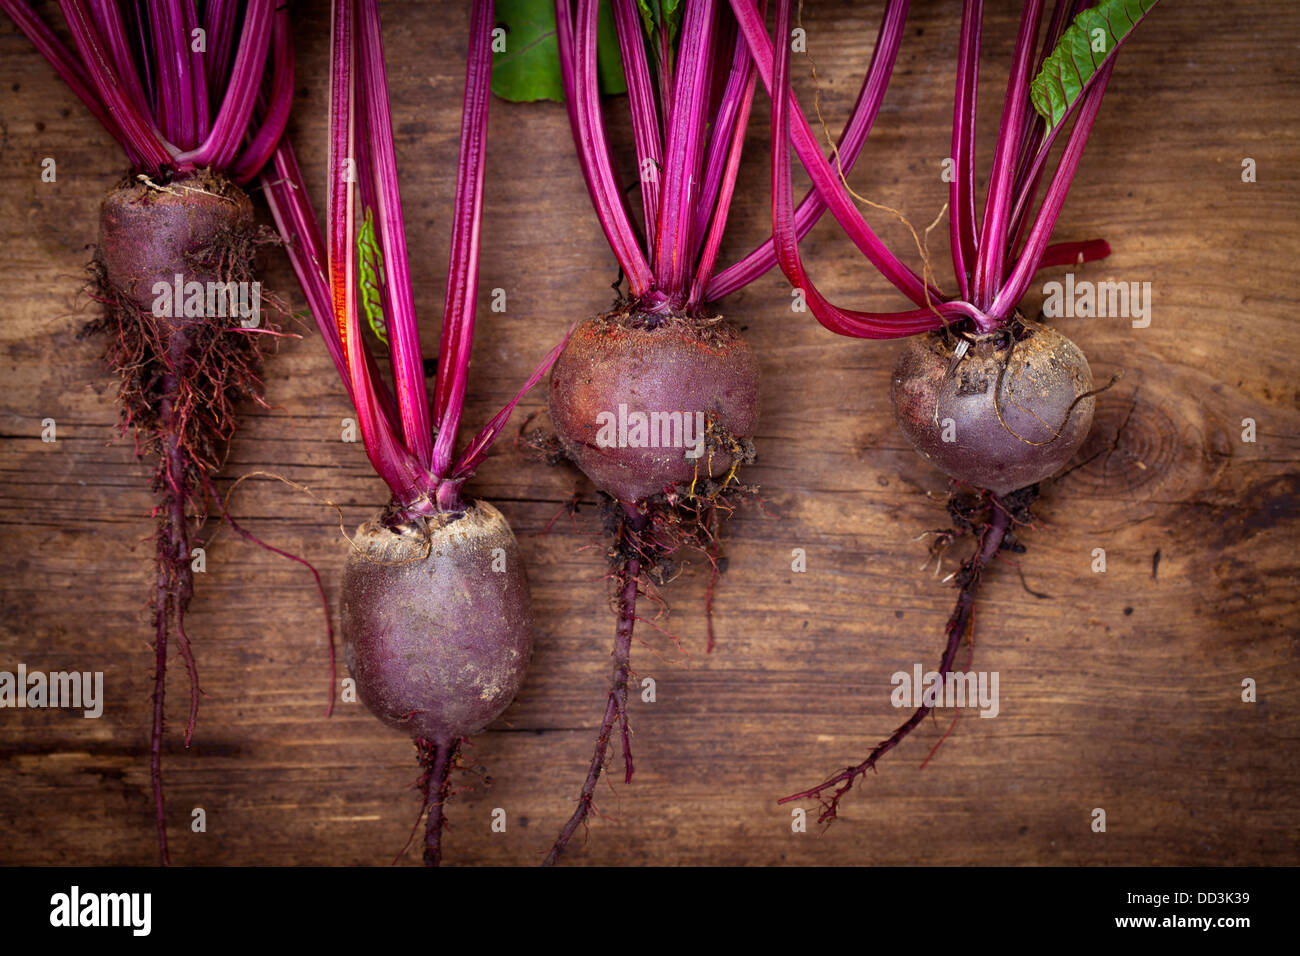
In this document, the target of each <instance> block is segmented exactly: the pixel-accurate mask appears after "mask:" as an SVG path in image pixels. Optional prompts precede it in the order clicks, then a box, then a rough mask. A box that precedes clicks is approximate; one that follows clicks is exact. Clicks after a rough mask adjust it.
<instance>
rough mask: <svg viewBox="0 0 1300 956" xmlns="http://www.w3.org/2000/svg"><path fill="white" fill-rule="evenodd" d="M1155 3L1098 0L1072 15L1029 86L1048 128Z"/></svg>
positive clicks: (1132, 0)
mask: <svg viewBox="0 0 1300 956" xmlns="http://www.w3.org/2000/svg"><path fill="white" fill-rule="evenodd" d="M1155 5H1156V0H1101V2H1100V3H1099V4H1097V6H1095V7H1092V8H1090V9H1087V10H1084V11H1083V12H1082V13H1080V14H1079V15H1078V16H1077V17H1075V18H1074V22H1073V23H1071V24H1070V26H1069V28H1068V29H1067V30H1066V31H1065V33H1064V34H1062V35H1061V42H1060V43H1058V44H1057V45H1056V49H1054V50H1053V51H1052V55H1051V56H1049V57H1048V58H1047V59H1046V60H1045V61H1044V62H1043V68H1042V69H1041V70H1040V71H1039V72H1038V75H1037V76H1036V77H1034V81H1033V83H1031V84H1030V88H1029V96H1030V99H1031V100H1032V102H1033V104H1034V109H1035V110H1037V111H1038V115H1039V116H1041V117H1043V119H1045V120H1047V128H1048V129H1049V130H1051V129H1053V128H1054V127H1056V126H1057V125H1059V124H1060V122H1061V120H1062V119H1063V118H1064V117H1065V112H1066V110H1068V109H1069V108H1070V105H1071V104H1072V103H1074V101H1075V100H1077V99H1078V98H1079V97H1080V96H1081V95H1082V94H1083V90H1084V88H1085V87H1086V86H1087V85H1088V81H1089V80H1091V79H1092V78H1093V76H1094V75H1095V74H1096V73H1097V71H1098V70H1099V69H1101V68H1102V66H1104V65H1105V63H1106V61H1107V60H1109V59H1110V58H1111V57H1113V56H1114V55H1115V51H1116V50H1118V49H1119V46H1120V44H1121V43H1123V42H1124V41H1125V40H1126V39H1127V38H1128V35H1129V34H1130V33H1132V32H1133V28H1134V27H1136V26H1137V25H1138V23H1140V22H1141V20H1142V18H1143V17H1145V16H1146V15H1147V12H1148V11H1149V10H1150V9H1151V8H1152V7H1154V6H1155Z"/></svg>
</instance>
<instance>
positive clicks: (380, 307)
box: [357, 206, 388, 345]
mask: <svg viewBox="0 0 1300 956" xmlns="http://www.w3.org/2000/svg"><path fill="white" fill-rule="evenodd" d="M357 271H358V272H359V273H361V279H360V281H359V282H358V283H357V293H358V295H359V296H360V298H361V308H362V310H363V311H364V312H365V313H366V321H367V322H368V323H369V324H370V331H371V332H374V333H375V338H377V339H379V341H381V342H383V343H384V344H385V345H387V344H388V323H387V322H385V321H384V299H383V296H381V295H380V294H379V287H380V286H381V285H383V283H384V254H383V252H381V251H380V249H379V241H378V240H377V239H376V238H375V221H374V216H373V213H372V212H371V209H370V207H369V206H367V207H366V218H365V219H364V220H362V222H361V229H360V230H359V231H358V232H357Z"/></svg>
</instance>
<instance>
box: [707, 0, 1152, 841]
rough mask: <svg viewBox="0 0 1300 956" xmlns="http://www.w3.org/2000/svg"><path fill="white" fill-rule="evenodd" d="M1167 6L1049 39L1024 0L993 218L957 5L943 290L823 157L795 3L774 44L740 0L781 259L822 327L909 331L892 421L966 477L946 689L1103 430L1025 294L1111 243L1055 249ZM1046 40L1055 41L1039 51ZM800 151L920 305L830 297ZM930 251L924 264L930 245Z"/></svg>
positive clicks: (834, 206)
mask: <svg viewBox="0 0 1300 956" xmlns="http://www.w3.org/2000/svg"><path fill="white" fill-rule="evenodd" d="M1154 3H1155V0H1139V2H1137V3H1136V4H1130V3H1127V2H1125V0H1100V2H1098V3H1096V4H1087V5H1084V9H1082V11H1081V12H1079V7H1080V5H1079V4H1077V3H1070V2H1067V0H1058V2H1057V3H1056V5H1055V9H1054V11H1053V13H1052V15H1051V20H1050V22H1049V23H1048V24H1047V29H1046V30H1045V31H1044V30H1043V29H1042V27H1043V22H1042V21H1043V10H1044V5H1045V4H1044V3H1043V2H1042V0H1028V2H1026V3H1025V5H1024V9H1023V12H1022V14H1021V18H1020V29H1019V33H1018V36H1017V40H1016V45H1015V50H1014V54H1013V58H1012V67H1011V71H1010V75H1009V77H1008V81H1007V87H1006V96H1005V98H1004V100H1003V106H1002V121H1001V126H1000V128H999V130H998V140H997V148H996V150H995V154H994V159H993V164H992V168H991V171H990V173H989V184H988V194H987V197H986V200H985V203H984V208H983V219H982V221H981V219H980V216H979V215H978V213H979V210H978V206H977V203H976V197H975V187H976V180H975V169H976V163H975V158H974V149H975V132H976V119H977V113H978V111H977V108H976V107H977V99H978V92H979V57H980V45H981V31H982V21H983V4H982V3H980V2H972V3H965V4H963V5H962V20H961V36H960V42H959V49H958V58H957V81H956V90H955V94H954V98H953V129H952V152H951V153H950V155H951V157H952V159H951V163H952V165H953V170H954V172H955V175H954V176H952V177H951V178H949V179H948V181H949V183H950V188H949V201H948V205H947V206H946V207H945V211H947V212H949V213H950V214H949V217H948V222H949V233H950V235H949V245H950V248H951V251H952V263H953V278H954V281H955V285H956V291H955V294H951V295H946V294H945V293H944V292H943V290H941V289H939V288H938V287H937V286H935V285H934V283H933V282H932V281H931V270H930V268H929V267H930V265H931V263H930V262H929V260H928V258H927V260H926V263H925V265H926V269H925V272H924V274H923V275H918V274H917V273H916V272H915V271H914V270H913V269H911V268H909V267H908V266H907V265H906V264H904V263H903V262H902V260H900V259H899V258H898V257H897V256H896V255H895V254H894V253H893V252H892V251H891V250H890V249H889V248H888V247H887V246H886V245H885V244H884V243H883V242H882V241H881V240H880V237H879V236H877V235H876V233H875V232H874V230H873V229H872V228H871V226H870V225H869V224H868V223H867V221H866V220H865V219H864V218H863V216H862V214H861V212H859V210H858V208H857V207H856V206H855V205H854V202H853V200H852V198H850V196H849V193H848V190H847V189H846V188H845V184H844V182H843V180H842V172H840V171H839V170H836V169H833V168H832V167H831V165H830V163H829V162H827V160H826V158H825V157H824V156H823V155H822V154H821V151H820V148H819V145H818V143H817V140H816V139H815V137H814V136H813V132H812V128H811V126H810V125H809V123H808V121H807V118H806V117H805V116H804V115H803V114H802V112H801V111H800V109H799V106H798V104H797V103H796V102H795V100H794V97H793V95H792V94H791V92H790V44H789V43H787V42H785V40H784V38H785V37H787V36H788V35H789V31H790V23H791V2H790V0H777V10H776V28H775V31H774V33H773V36H775V37H776V38H778V41H779V42H776V43H775V44H774V43H773V42H772V38H771V37H769V36H768V34H767V30H766V24H765V22H764V19H763V16H762V15H761V13H760V12H759V11H758V10H757V9H756V8H755V7H754V5H753V4H752V3H751V2H749V0H732V7H733V9H735V10H736V11H737V15H738V19H739V21H740V27H741V31H742V33H743V34H744V36H745V38H746V41H747V42H748V43H749V44H750V48H751V50H753V52H754V56H755V59H756V60H757V61H758V64H759V70H760V71H761V72H762V73H763V76H764V80H765V81H766V82H767V84H768V87H769V91H770V92H771V94H772V96H771V99H772V230H773V236H774V239H775V242H776V246H777V251H778V260H779V261H780V264H781V269H782V271H783V272H784V273H785V275H786V278H788V279H789V280H790V282H791V284H792V285H794V286H795V288H797V289H798V290H800V291H801V292H802V293H803V296H804V298H805V301H806V302H807V303H808V307H809V309H810V311H811V312H812V313H813V314H814V315H815V316H816V318H817V320H818V321H819V322H821V323H822V325H824V326H826V327H827V328H829V329H831V330H832V331H834V332H837V333H839V334H842V335H852V336H856V337H860V338H901V337H906V336H912V337H913V338H912V341H911V342H910V343H909V345H908V347H907V348H906V349H905V350H904V352H903V354H902V355H901V356H900V358H899V361H898V365H897V368H896V369H895V371H894V377H893V390H892V394H893V409H894V417H895V420H896V421H897V422H898V425H899V428H900V429H901V430H902V432H903V434H904V435H905V436H906V438H907V440H908V441H909V442H910V443H911V445H912V446H913V447H914V448H915V449H916V450H917V451H918V452H919V453H920V454H921V455H923V456H924V457H925V458H926V459H927V460H929V461H931V462H932V463H934V464H935V465H936V466H937V467H938V468H940V469H942V471H943V472H944V473H945V474H946V475H947V476H948V477H949V478H950V479H951V486H954V487H953V493H952V494H951V495H950V497H949V501H948V513H949V516H950V517H951V519H952V521H953V523H954V527H953V528H952V529H950V530H945V531H940V532H937V533H936V534H937V538H936V541H935V543H934V545H933V546H932V550H931V556H932V558H933V557H936V556H937V557H939V558H940V559H942V556H943V553H944V551H945V550H946V548H947V546H948V545H949V544H951V543H952V542H953V541H954V540H956V539H957V538H959V537H965V536H969V537H972V538H974V539H975V543H974V548H973V551H972V553H971V554H970V555H969V556H968V557H967V558H966V559H965V560H964V561H962V562H961V564H960V565H959V567H958V569H957V570H956V571H954V572H953V573H952V574H951V575H949V578H950V579H955V583H956V585H957V589H958V593H957V600H956V604H955V606H954V609H953V613H952V615H951V616H950V617H949V619H948V626H947V629H946V631H945V636H946V638H947V643H946V645H945V648H944V653H943V657H942V659H941V662H940V665H939V670H938V677H939V679H940V680H941V681H944V680H946V678H947V677H948V674H949V671H950V669H951V668H952V666H953V661H954V658H955V656H956V653H957V648H958V646H959V644H960V643H961V641H962V640H963V638H965V637H966V635H967V632H968V631H969V629H970V627H971V626H972V622H973V620H974V616H973V612H974V603H975V595H976V590H977V587H978V584H979V581H980V578H981V575H982V574H983V572H984V570H985V569H986V567H987V566H988V565H989V564H990V563H991V562H992V561H993V559H994V558H995V557H997V556H998V554H999V553H1000V552H1001V551H1003V550H1013V551H1016V552H1023V551H1024V546H1023V545H1022V544H1021V542H1020V541H1019V540H1018V532H1019V530H1020V529H1022V528H1024V527H1025V526H1027V525H1029V524H1030V523H1031V522H1032V520H1033V514H1032V511H1031V506H1032V504H1033V502H1034V500H1035V498H1036V497H1037V496H1038V483H1039V482H1040V481H1042V480H1044V479H1046V478H1048V477H1050V476H1052V475H1053V474H1055V473H1056V472H1058V471H1059V470H1060V469H1061V468H1063V467H1064V466H1065V465H1066V463H1067V462H1068V461H1069V460H1070V459H1071V458H1072V457H1073V456H1074V454H1075V452H1076V451H1077V450H1078V449H1079V447H1080V446H1081V445H1082V443H1083V441H1084V439H1085V438H1086V437H1087V434H1088V429H1089V428H1090V427H1091V425H1092V415H1093V406H1094V399H1093V396H1094V395H1096V394H1097V392H1098V391H1100V390H1094V389H1093V382H1092V372H1091V370H1090V368H1089V366H1088V361H1087V359H1085V358H1084V356H1083V353H1082V352H1081V351H1080V350H1079V349H1078V348H1076V347H1075V345H1074V343H1073V342H1071V341H1070V340H1069V339H1067V338H1065V337H1064V336H1063V335H1061V334H1060V333H1059V332H1056V331H1055V330H1053V329H1049V328H1046V327H1044V326H1041V325H1038V324H1036V323H1031V322H1026V321H1024V319H1023V318H1022V317H1021V312H1020V300H1021V298H1022V297H1023V296H1024V295H1025V293H1026V291H1027V289H1028V285H1029V282H1030V280H1031V278H1032V276H1033V274H1034V273H1035V271H1037V270H1038V269H1040V268H1043V267H1046V266H1052V265H1061V264H1065V263H1075V264H1078V263H1082V262H1085V261H1087V260H1089V259H1096V258H1102V257H1104V256H1106V255H1108V254H1109V252H1110V247H1109V246H1108V245H1107V244H1106V243H1105V242H1104V241H1101V240H1093V241H1090V242H1081V243H1064V244H1060V245H1057V246H1052V245H1049V239H1050V238H1051V233H1052V229H1053V228H1054V227H1055V225H1056V221H1057V217H1058V216H1059V215H1060V211H1061V207H1062V205H1063V204H1064V202H1065V197H1066V194H1067V193H1068V191H1069V186H1070V181H1071V179H1072V178H1073V176H1074V174H1075V170H1076V169H1077V167H1078V163H1079V158H1080V156H1081V154H1082V152H1083V147H1084V144H1085V143H1086V142H1087V139H1088V134H1089V132H1090V131H1091V129H1092V124H1093V122H1094V120H1095V119H1096V117H1097V112H1098V110H1099V109H1100V106H1101V98H1102V95H1103V94H1104V93H1105V90H1106V84H1107V82H1108V81H1109V79H1110V75H1111V72H1112V70H1113V69H1114V65H1115V63H1114V55H1115V51H1116V50H1117V49H1118V48H1119V47H1120V46H1121V45H1122V44H1123V42H1124V40H1125V39H1126V38H1127V37H1128V36H1129V35H1130V34H1131V32H1132V30H1133V28H1134V27H1135V26H1136V25H1137V23H1138V22H1139V21H1140V20H1141V19H1142V18H1143V17H1144V16H1145V15H1146V12H1147V11H1148V10H1149V9H1150V8H1151V7H1152V6H1153V5H1154ZM906 7H907V4H906V3H905V2H897V0H891V2H890V3H889V4H888V5H887V8H886V12H885V17H884V22H883V24H882V29H881V37H880V40H879V41H878V43H877V47H878V48H879V47H880V46H881V45H883V44H885V43H886V38H887V37H888V38H889V40H888V42H890V43H896V42H897V38H898V36H899V35H901V32H902V29H903V25H904V18H905V11H906ZM1076 13H1077V16H1075V14H1076ZM1072 17H1074V19H1073V22H1071V18H1072ZM1040 35H1042V36H1043V40H1042V48H1041V50H1040V51H1039V53H1038V56H1037V59H1036V60H1035V47H1036V45H1037V43H1038V38H1039V36H1040ZM1099 41H1104V42H1101V43H1100V44H1099ZM1081 49H1082V50H1086V49H1091V50H1092V51H1093V55H1092V56H1091V58H1089V57H1082V58H1080V57H1079V56H1078V51H1079V50H1081ZM1098 53H1101V54H1102V55H1101V56H1097V54H1098ZM1035 62H1037V63H1038V72H1037V75H1036V76H1035V75H1034V72H1033V66H1034V63H1035ZM888 82H889V67H888V65H884V66H881V65H880V63H879V61H873V63H872V65H871V67H870V69H869V70H868V74H867V84H868V85H869V86H870V87H871V88H872V89H873V90H874V91H875V94H876V99H875V103H876V105H877V106H878V104H879V101H880V96H881V95H883V91H884V87H885V85H887V84H888ZM792 120H793V121H792ZM1071 120H1073V122H1070V121H1071ZM1066 129H1068V130H1069V134H1068V136H1067V137H1065V145H1064V149H1062V150H1059V151H1054V150H1053V144H1054V142H1055V140H1056V138H1057V137H1058V136H1059V135H1061V134H1062V133H1063V131H1064V130H1066ZM792 145H793V147H794V148H795V149H796V150H797V151H798V153H799V156H800V159H801V160H802V161H803V163H804V166H805V167H806V169H807V171H808V174H809V176H810V177H811V179H812V180H813V183H814V185H815V187H816V188H817V190H818V192H819V194H820V195H821V196H822V198H823V199H824V200H825V201H826V202H827V204H828V205H829V206H830V207H831V210H832V212H833V213H834V215H835V217H836V219H837V220H838V221H839V223H840V224H841V225H842V226H843V227H844V229H845V231H846V232H847V233H848V234H849V235H850V236H851V237H852V238H853V240H854V243H855V244H856V245H857V246H858V248H859V249H860V250H861V251H862V252H863V254H864V255H865V256H866V257H867V258H868V259H869V260H870V261H871V263H872V264H873V265H874V266H875V267H876V268H877V269H878V270H879V271H880V273H881V274H882V275H883V276H884V277H885V278H887V279H888V280H889V281H890V282H891V283H892V284H893V285H894V287H895V288H897V289H898V290H899V291H900V292H901V293H903V294H904V295H906V296H907V297H908V298H909V299H910V300H911V302H912V308H910V309H908V310H906V311H900V312H865V311H858V310H855V309H846V308H842V307H840V306H837V305H835V304H834V303H832V302H831V301H829V300H828V299H827V298H826V297H825V296H823V295H822V294H821V293H820V292H819V291H818V290H817V288H816V286H815V285H814V284H813V282H812V281H811V280H810V278H809V276H808V273H807V272H806V270H805V269H804V266H803V261H802V258H801V256H800V253H799V241H798V234H797V229H796V222H795V219H796V217H795V213H794V209H793V201H792V192H791V176H790V155H789V152H790V147H791V146H792ZM1054 155H1059V157H1060V158H1059V162H1058V165H1057V167H1056V169H1055V171H1054V173H1053V174H1052V175H1051V177H1050V180H1049V181H1048V182H1047V183H1046V189H1045V191H1044V192H1043V198H1042V201H1041V203H1037V202H1036V199H1037V196H1038V193H1039V189H1040V186H1042V185H1043V180H1044V176H1045V173H1046V171H1047V164H1048V160H1049V157H1051V156H1054ZM855 195H856V194H855ZM859 198H860V197H859ZM871 205H872V206H873V207H876V208H888V207H884V206H881V205H879V204H876V203H871ZM900 215H901V214H900ZM905 221H906V220H905ZM936 222H937V220H936ZM913 235H914V236H915V232H913ZM917 244H918V248H919V249H920V250H921V252H922V255H923V256H925V252H924V248H923V247H922V246H921V243H920V240H919V239H918V243H917ZM940 330H942V331H940ZM932 708H933V704H930V703H925V702H924V699H923V702H922V705H921V706H919V707H918V708H917V709H916V710H915V711H914V712H913V714H912V716H911V717H910V718H908V719H907V720H906V721H904V722H903V724H902V725H900V726H899V727H898V728H897V729H896V730H895V731H894V733H893V734H891V735H890V736H889V737H887V738H886V739H885V740H883V741H881V742H880V743H879V744H878V745H877V746H876V747H875V748H873V749H872V751H871V752H870V753H869V754H868V755H867V757H866V759H865V760H863V761H861V762H859V763H857V764H854V765H852V766H849V767H847V768H845V769H844V770H842V771H840V772H839V773H837V774H834V775H832V776H831V777H829V778H828V779H826V780H825V781H823V782H822V783H820V784H818V785H817V786H815V787H812V788H810V789H807V790H803V791H801V792H799V793H796V794H793V795H791V796H788V797H786V798H785V799H784V800H782V801H781V802H783V803H784V802H787V801H790V800H800V799H805V798H810V797H814V798H816V799H817V800H818V801H819V802H820V804H821V813H820V815H819V819H820V820H821V821H823V822H825V821H827V820H830V819H833V818H834V817H835V815H836V813H837V811H838V808H839V802H840V800H841V798H842V797H843V796H844V794H845V793H847V792H848V791H849V789H850V788H851V787H852V786H853V784H854V782H855V781H856V780H858V779H859V778H860V777H862V776H863V775H864V774H866V773H867V771H869V770H872V769H874V768H875V766H876V762H877V761H878V760H879V758H880V757H881V756H883V755H884V754H886V753H888V752H889V751H890V750H892V749H893V748H894V747H896V746H897V745H898V744H899V742H900V741H902V740H903V738H904V737H906V736H907V735H908V734H909V733H911V732H912V730H913V729H915V728H916V727H917V726H919V725H920V723H921V721H922V720H923V719H924V718H925V716H926V715H927V714H928V713H930V712H931V710H932Z"/></svg>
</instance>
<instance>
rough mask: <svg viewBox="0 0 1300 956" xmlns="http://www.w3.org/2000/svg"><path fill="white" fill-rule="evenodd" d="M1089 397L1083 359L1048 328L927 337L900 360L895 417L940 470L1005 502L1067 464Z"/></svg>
mask: <svg viewBox="0 0 1300 956" xmlns="http://www.w3.org/2000/svg"><path fill="white" fill-rule="evenodd" d="M954 342H958V343H963V345H964V346H965V347H964V348H963V352H964V354H962V355H960V356H958V355H956V350H957V348H959V347H960V346H955V345H954V344H953V343H954ZM1092 390H1093V384H1092V370H1091V369H1089V367H1088V360H1087V359H1086V358H1085V357H1084V355H1083V353H1082V352H1080V351H1079V349H1078V348H1077V347H1076V346H1075V344H1074V343H1073V342H1071V341H1070V340H1069V339H1067V338H1066V337H1065V336H1063V335H1061V333H1060V332H1057V331H1056V330H1055V329H1052V328H1049V327H1047V326H1043V325H1038V324H1035V323H1020V324H1018V325H1017V326H1016V327H1014V328H1009V329H1007V330H1006V331H1005V332H993V333H988V334H983V335H972V336H970V337H968V338H955V337H953V336H949V335H946V334H944V333H942V332H931V333H929V334H927V335H923V336H914V337H913V338H911V339H909V340H908V345H907V348H906V349H905V350H904V352H903V354H902V355H901V356H900V357H899V359H898V366H897V367H896V368H895V369H894V386H893V405H894V419H895V420H896V421H897V422H898V427H899V428H900V429H902V432H903V434H904V435H905V436H906V437H907V440H908V441H909V442H911V443H912V447H913V448H915V449H916V450H917V452H919V453H920V454H921V455H923V456H924V457H926V458H927V459H929V460H930V461H931V462H932V463H933V464H934V465H935V466H936V467H937V468H939V469H940V470H941V471H943V472H946V473H947V474H949V475H951V476H952V477H953V478H955V479H957V480H958V481H961V482H964V483H966V484H968V485H971V486H972V487H975V488H987V489H989V490H990V491H992V492H993V493H994V494H995V495H1006V494H1009V493H1010V492H1012V491H1015V490H1016V489H1017V488H1024V487H1027V486H1029V485H1033V484H1036V483H1038V482H1040V481H1042V480H1043V479H1045V478H1049V477H1051V476H1052V475H1053V474H1055V473H1056V472H1058V471H1060V470H1061V469H1062V468H1064V467H1065V465H1066V463H1067V462H1068V461H1069V460H1070V459H1071V458H1072V457H1074V453H1075V452H1076V451H1078V449H1079V446H1080V445H1081V444H1083V440H1084V439H1085V438H1086V437H1088V429H1089V428H1091V427H1092V412H1093V405H1094V400H1093V398H1092V396H1091V392H1092Z"/></svg>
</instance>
